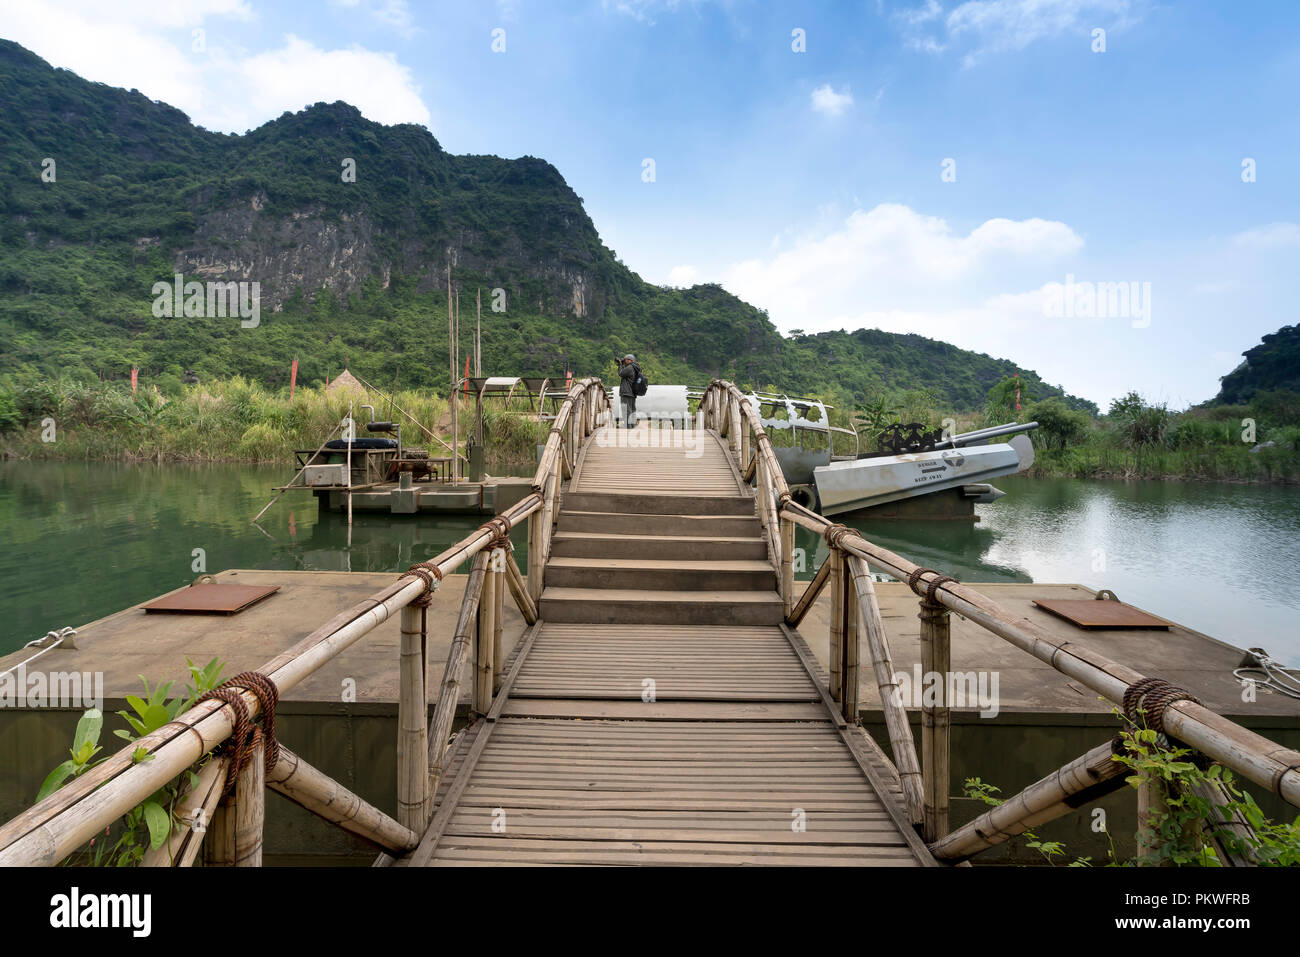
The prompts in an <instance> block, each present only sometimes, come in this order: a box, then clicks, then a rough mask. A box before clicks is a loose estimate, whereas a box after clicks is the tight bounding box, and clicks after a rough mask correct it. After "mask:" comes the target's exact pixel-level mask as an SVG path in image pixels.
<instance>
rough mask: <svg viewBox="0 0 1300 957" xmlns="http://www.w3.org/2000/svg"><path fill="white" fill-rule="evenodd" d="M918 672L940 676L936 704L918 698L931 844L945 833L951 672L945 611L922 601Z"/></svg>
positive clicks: (924, 833) (926, 833)
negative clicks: (941, 694)
mask: <svg viewBox="0 0 1300 957" xmlns="http://www.w3.org/2000/svg"><path fill="white" fill-rule="evenodd" d="M920 618H921V673H922V674H923V675H939V676H940V680H941V681H943V700H942V701H940V702H938V703H937V704H936V703H934V702H932V701H931V699H930V697H929V696H928V695H922V696H921V778H922V784H923V786H924V788H925V820H924V822H923V825H922V829H921V836H922V838H923V839H924V840H925V841H926V843H927V844H928V843H933V842H934V841H937V840H939V838H941V837H943V836H944V835H945V834H947V833H948V794H949V788H950V786H951V782H950V780H949V760H948V759H949V748H950V744H949V742H950V739H951V733H952V711H951V708H952V702H951V701H949V700H948V689H949V684H948V675H949V674H950V673H951V671H952V657H951V649H950V631H951V622H950V620H949V617H948V609H946V608H944V607H943V606H942V605H936V604H931V603H930V602H928V601H926V600H925V599H922V600H921V614H920Z"/></svg>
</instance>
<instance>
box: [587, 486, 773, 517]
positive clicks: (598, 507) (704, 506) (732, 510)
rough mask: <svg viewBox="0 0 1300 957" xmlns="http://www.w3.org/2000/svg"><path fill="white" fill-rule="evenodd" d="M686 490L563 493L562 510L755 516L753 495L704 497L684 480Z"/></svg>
mask: <svg viewBox="0 0 1300 957" xmlns="http://www.w3.org/2000/svg"><path fill="white" fill-rule="evenodd" d="M683 484H684V485H685V488H684V490H683V491H682V493H681V494H677V495H653V494H644V493H637V492H627V493H620V492H612V493H611V492H581V491H573V490H569V491H566V492H565V493H564V503H563V507H564V509H566V510H570V509H571V510H573V511H577V512H624V513H627V512H630V513H635V514H639V515H742V516H752V515H754V514H755V511H754V497H753V495H749V494H744V493H741V492H737V493H736V494H734V495H703V494H698V493H695V492H692V491H690V487H689V482H686V480H685V477H684V478H683Z"/></svg>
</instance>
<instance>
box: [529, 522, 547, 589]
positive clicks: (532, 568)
mask: <svg viewBox="0 0 1300 957" xmlns="http://www.w3.org/2000/svg"><path fill="white" fill-rule="evenodd" d="M542 511H543V510H542V509H538V510H537V511H535V512H533V514H531V515H529V516H528V597H529V598H531V599H532V601H533V604H534V605H535V604H536V603H537V602H539V601H540V600H541V598H542V576H543V574H544V569H543V566H544V565H545V564H546V559H545V558H543V556H542V548H543V547H544V546H543V542H542Z"/></svg>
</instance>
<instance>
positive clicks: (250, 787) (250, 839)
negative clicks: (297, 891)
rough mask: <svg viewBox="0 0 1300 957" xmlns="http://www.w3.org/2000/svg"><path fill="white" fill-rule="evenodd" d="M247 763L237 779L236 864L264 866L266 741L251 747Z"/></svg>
mask: <svg viewBox="0 0 1300 957" xmlns="http://www.w3.org/2000/svg"><path fill="white" fill-rule="evenodd" d="M250 751H251V753H250V754H249V757H248V764H247V766H245V768H244V770H243V771H242V772H240V775H239V777H237V778H236V779H235V801H234V805H235V811H234V815H235V866H236V867H261V866H262V833H263V832H264V831H265V829H266V763H265V762H266V741H265V740H264V739H262V738H261V737H259V738H258V740H257V743H256V744H255V745H254V746H253V747H252V748H251V749H250Z"/></svg>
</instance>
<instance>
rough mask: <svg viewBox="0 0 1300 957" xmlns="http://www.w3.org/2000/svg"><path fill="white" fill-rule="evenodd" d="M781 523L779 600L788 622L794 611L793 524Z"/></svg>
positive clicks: (788, 522)
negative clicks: (783, 607) (783, 606)
mask: <svg viewBox="0 0 1300 957" xmlns="http://www.w3.org/2000/svg"><path fill="white" fill-rule="evenodd" d="M779 521H780V522H781V600H782V602H783V603H784V605H785V617H786V619H787V620H788V619H789V618H790V613H791V612H792V611H794V522H790V521H786V520H784V519H779Z"/></svg>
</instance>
